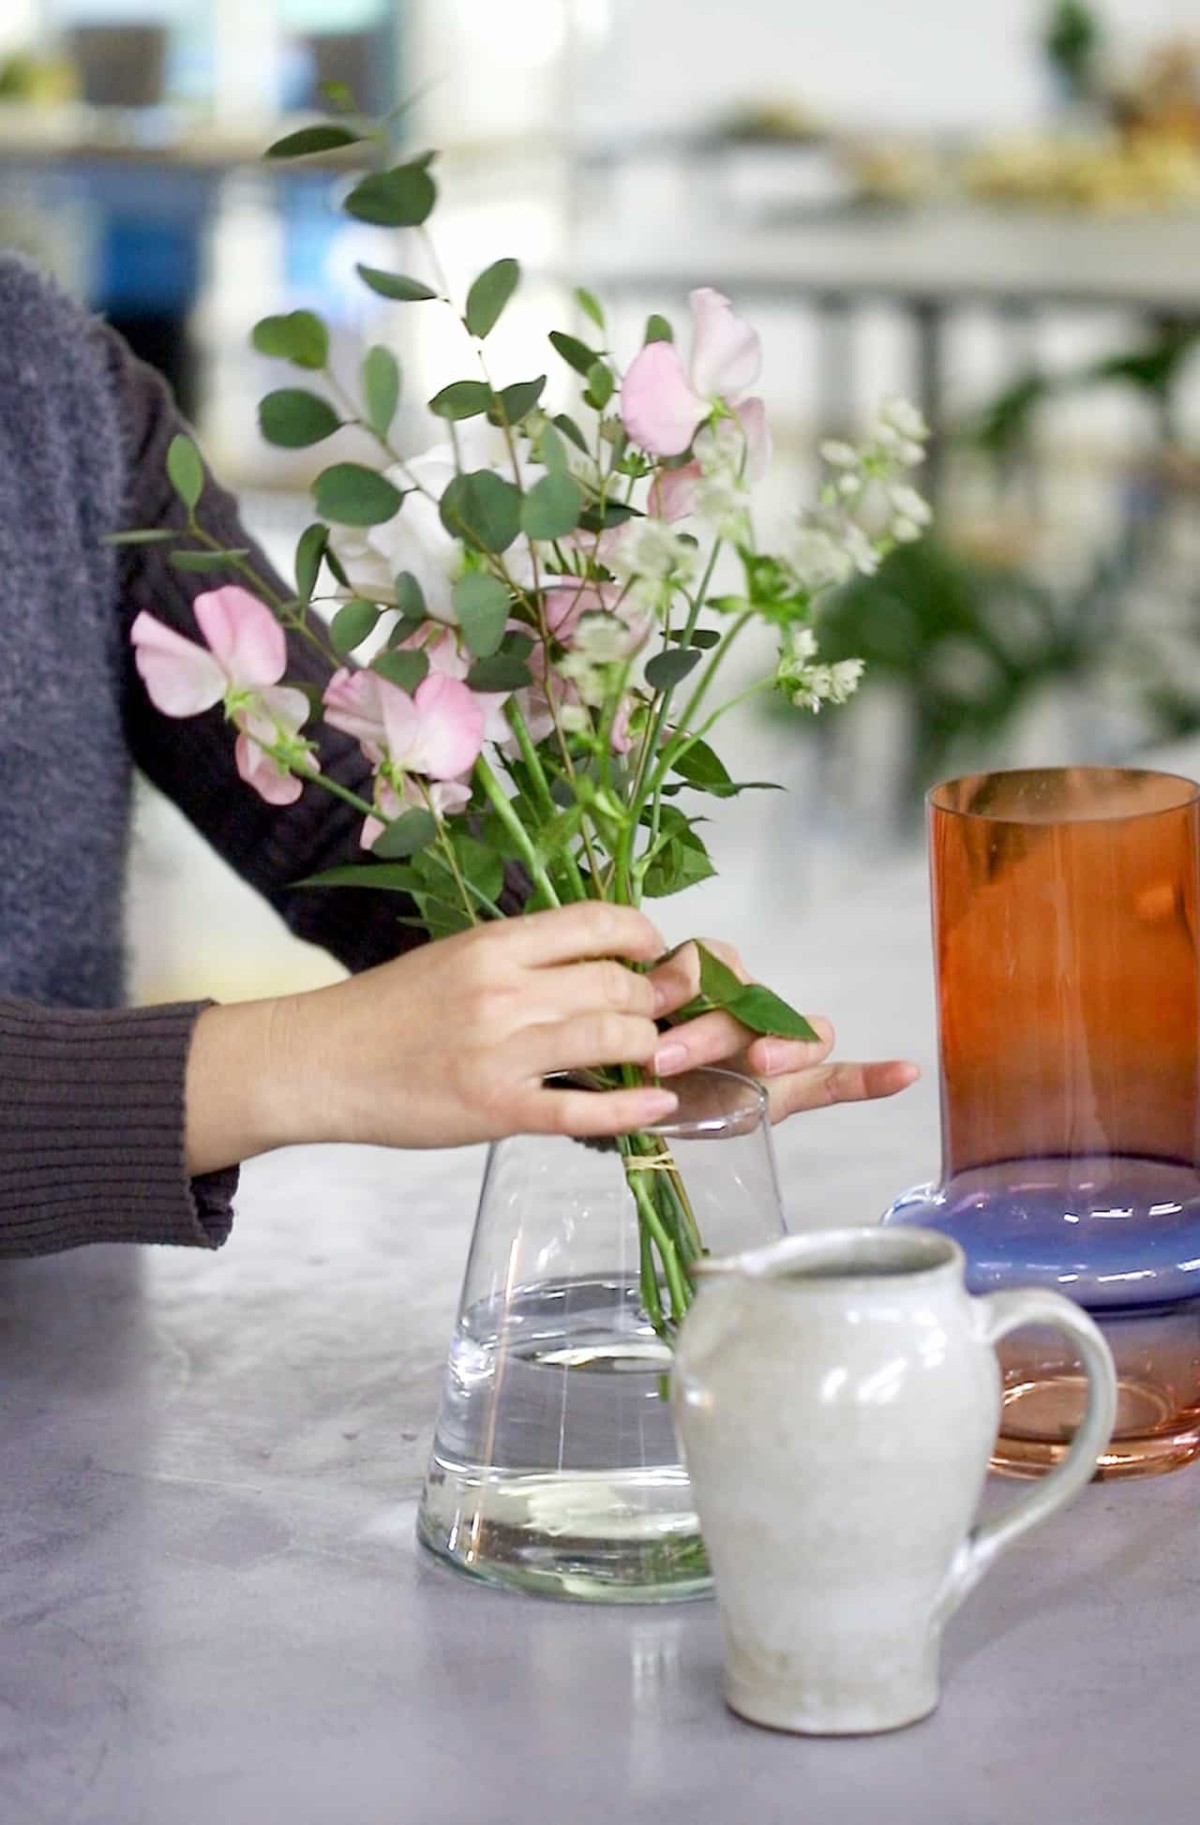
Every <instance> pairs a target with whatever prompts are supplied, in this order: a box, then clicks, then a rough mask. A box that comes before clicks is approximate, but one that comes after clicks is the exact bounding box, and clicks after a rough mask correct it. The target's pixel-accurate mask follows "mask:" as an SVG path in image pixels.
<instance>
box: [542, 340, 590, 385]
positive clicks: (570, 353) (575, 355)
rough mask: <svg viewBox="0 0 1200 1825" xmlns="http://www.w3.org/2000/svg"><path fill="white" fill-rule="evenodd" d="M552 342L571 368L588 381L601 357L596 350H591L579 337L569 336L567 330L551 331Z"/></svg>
mask: <svg viewBox="0 0 1200 1825" xmlns="http://www.w3.org/2000/svg"><path fill="white" fill-rule="evenodd" d="M550 341H551V342H552V343H553V345H554V347H555V349H556V350H557V352H558V353H559V354H560V355H561V356H562V358H563V360H564V361H565V362H566V364H567V366H568V367H569V368H574V369H575V372H576V373H577V374H582V375H583V377H584V379H585V380H586V378H587V376H588V374H589V373H590V372H591V370H592V368H594V367H595V365H596V363H597V362H598V361H599V359H600V357H599V355H598V354H597V353H596V351H595V349H590V348H589V347H588V346H587V343H586V342H580V340H579V338H578V336H568V335H567V333H566V331H565V330H551V331H550Z"/></svg>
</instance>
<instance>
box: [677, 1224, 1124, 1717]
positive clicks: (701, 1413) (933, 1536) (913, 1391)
mask: <svg viewBox="0 0 1200 1825" xmlns="http://www.w3.org/2000/svg"><path fill="white" fill-rule="evenodd" d="M963 1269H964V1259H963V1255H962V1252H961V1250H960V1249H959V1248H958V1246H957V1244H956V1243H954V1242H952V1241H951V1240H950V1239H949V1238H948V1237H946V1236H943V1235H941V1234H939V1233H937V1232H936V1231H933V1230H922V1229H884V1228H879V1229H852V1230H828V1231H825V1232H818V1233H815V1234H808V1235H799V1236H788V1237H785V1238H784V1239H783V1240H782V1241H780V1242H775V1243H771V1244H769V1245H768V1246H766V1247H764V1248H759V1249H755V1250H753V1251H751V1252H749V1253H746V1254H741V1255H733V1256H729V1257H726V1258H725V1259H723V1260H722V1259H717V1260H709V1261H705V1262H703V1263H702V1264H701V1265H700V1267H699V1268H698V1270H697V1272H698V1273H699V1274H700V1275H701V1276H702V1278H701V1282H700V1289H699V1292H698V1296H697V1298H696V1301H695V1304H694V1305H693V1306H692V1308H691V1310H690V1311H689V1313H688V1316H687V1318H686V1320H685V1321H684V1324H683V1327H682V1329H681V1332H680V1336H679V1340H678V1347H677V1351H676V1357H675V1366H674V1371H673V1376H672V1403H673V1408H674V1413H675V1422H676V1426H677V1428H678V1431H679V1435H680V1439H681V1442H682V1445H683V1450H684V1456H685V1458H686V1461H687V1467H688V1472H689V1474H690V1477H691V1481H692V1490H693V1494H694V1497H695V1502H696V1509H697V1513H698V1515H699V1519H700V1528H701V1533H702V1535H703V1538H704V1543H705V1547H706V1549H707V1552H708V1558H709V1563H710V1565H711V1568H712V1572H713V1577H714V1580H715V1583H716V1592H717V1600H718V1604H719V1606H720V1615H721V1632H722V1640H723V1647H724V1657H725V1695H726V1699H727V1701H728V1703H729V1705H730V1707H731V1709H733V1710H734V1711H736V1712H738V1713H739V1714H740V1715H741V1716H743V1717H746V1718H749V1719H750V1720H751V1721H753V1722H754V1723H760V1724H768V1725H771V1726H773V1727H774V1728H776V1729H781V1730H795V1731H800V1732H804V1733H807V1734H813V1735H849V1734H856V1733H860V1732H869V1731H877V1730H893V1729H897V1728H899V1727H900V1726H901V1725H903V1724H909V1723H915V1722H916V1721H917V1719H918V1718H921V1717H924V1716H926V1715H927V1714H928V1713H929V1712H930V1711H932V1710H933V1709H934V1707H935V1705H936V1704H937V1701H938V1663H939V1657H940V1647H941V1636H942V1629H943V1626H944V1624H945V1622H946V1620H947V1618H948V1617H950V1616H951V1615H952V1614H953V1612H954V1611H955V1610H956V1609H957V1607H958V1605H959V1604H960V1603H961V1602H962V1600H963V1598H964V1597H965V1596H966V1595H967V1594H968V1592H969V1591H971V1590H972V1589H973V1588H974V1586H975V1585H976V1584H977V1583H978V1582H979V1580H980V1578H981V1577H982V1576H983V1574H984V1572H985V1571H987V1569H988V1567H989V1566H990V1565H991V1564H992V1562H993V1561H994V1560H995V1559H996V1557H997V1556H998V1554H1000V1553H1001V1552H1003V1551H1004V1550H1005V1548H1006V1547H1008V1546H1011V1545H1012V1543H1013V1542H1014V1541H1015V1540H1017V1539H1019V1538H1020V1536H1021V1535H1022V1534H1023V1533H1025V1532H1026V1531H1027V1530H1028V1529H1029V1528H1031V1527H1033V1526H1035V1525H1036V1524H1037V1523H1038V1522H1039V1521H1042V1520H1045V1519H1046V1517H1047V1516H1049V1515H1050V1514H1052V1513H1053V1512H1054V1511H1055V1510H1056V1509H1058V1508H1061V1507H1062V1506H1063V1505H1064V1503H1066V1502H1069V1501H1070V1500H1071V1498H1072V1497H1073V1496H1074V1495H1075V1494H1077V1493H1078V1491H1079V1490H1080V1489H1081V1488H1082V1487H1083V1485H1084V1484H1085V1483H1086V1482H1087V1481H1088V1479H1089V1478H1090V1476H1091V1475H1092V1472H1093V1470H1094V1468H1095V1464H1096V1459H1097V1457H1098V1456H1099V1454H1100V1452H1101V1451H1102V1450H1103V1448H1104V1445H1105V1443H1106V1442H1107V1440H1108V1436H1109V1433H1110V1432H1111V1430H1112V1425H1113V1419H1114V1415H1115V1410H1116V1380H1115V1375H1114V1371H1113V1364H1112V1357H1111V1355H1110V1353H1109V1350H1108V1346H1107V1345H1106V1343H1105V1342H1104V1339H1103V1337H1102V1336H1101V1334H1100V1332H1099V1331H1098V1330H1097V1328H1096V1326H1095V1325H1094V1324H1093V1323H1092V1321H1091V1319H1090V1318H1088V1317H1087V1315H1086V1314H1085V1313H1084V1312H1082V1311H1081V1310H1080V1309H1079V1307H1077V1306H1075V1305H1073V1304H1072V1303H1071V1301H1070V1300H1068V1299H1066V1298H1064V1297H1063V1296H1062V1295H1061V1294H1059V1293H1055V1292H1051V1291H1048V1290H1044V1289H1032V1288H1030V1289H1025V1290H1020V1291H1010V1292H1003V1293H991V1294H987V1295H985V1296H982V1297H972V1296H971V1295H970V1294H968V1292H967V1291H966V1288H965V1285H964V1282H963ZM1024 1324H1040V1325H1050V1326H1053V1327H1055V1328H1057V1329H1058V1330H1060V1331H1063V1332H1065V1333H1066V1334H1067V1336H1068V1338H1069V1339H1070V1341H1071V1342H1072V1343H1073V1344H1074V1345H1075V1348H1076V1351H1077V1353H1078V1354H1079V1355H1080V1356H1081V1357H1082V1359H1083V1362H1084V1365H1085V1367H1086V1370H1087V1376H1088V1400H1087V1407H1086V1411H1085V1414H1084V1418H1083V1422H1082V1424H1081V1425H1080V1427H1079V1429H1078V1431H1077V1432H1076V1435H1075V1438H1074V1441H1073V1443H1072V1445H1071V1448H1070V1450H1069V1452H1068V1453H1067V1455H1066V1456H1065V1458H1064V1459H1063V1461H1062V1462H1061V1463H1060V1464H1059V1465H1058V1466H1057V1467H1056V1468H1055V1470H1054V1471H1053V1472H1052V1473H1051V1474H1050V1475H1049V1476H1047V1477H1045V1478H1044V1479H1043V1480H1042V1481H1040V1482H1038V1483H1037V1484H1035V1485H1034V1486H1033V1487H1031V1488H1030V1489H1029V1491H1028V1492H1027V1493H1026V1494H1025V1495H1023V1496H1022V1497H1021V1498H1020V1499H1019V1500H1018V1501H1016V1502H1015V1503H1014V1504H1013V1505H1011V1506H1010V1507H1009V1508H1007V1509H1006V1510H1005V1512H1004V1513H1003V1514H1002V1515H1000V1516H999V1517H998V1518H995V1519H990V1520H988V1521H985V1522H983V1523H982V1524H979V1525H975V1524H974V1516H975V1510H976V1506H977V1503H978V1501H979V1497H980V1494H981V1491H982V1489H983V1484H984V1478H985V1476H986V1473H987V1467H988V1458H989V1455H990V1453H991V1449H992V1445H993V1442H994V1440H995V1437H996V1430H997V1424H998V1421H999V1415H1000V1375H999V1369H998V1366H997V1362H996V1358H995V1354H994V1350H993V1346H994V1344H995V1343H996V1342H997V1341H998V1339H999V1338H1001V1337H1003V1336H1005V1335H1006V1334H1007V1333H1008V1332H1009V1331H1012V1330H1015V1329H1016V1328H1017V1326H1018V1325H1024Z"/></svg>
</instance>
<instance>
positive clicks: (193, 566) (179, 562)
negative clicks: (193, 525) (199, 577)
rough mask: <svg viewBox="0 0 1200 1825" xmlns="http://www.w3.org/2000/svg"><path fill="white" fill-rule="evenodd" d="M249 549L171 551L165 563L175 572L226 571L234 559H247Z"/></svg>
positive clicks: (240, 547)
mask: <svg viewBox="0 0 1200 1825" xmlns="http://www.w3.org/2000/svg"><path fill="white" fill-rule="evenodd" d="M249 556H250V547H249V546H248V545H240V546H237V547H235V548H234V549H232V550H230V551H173V552H172V553H171V555H170V557H169V558H168V560H167V562H168V563H169V564H173V565H174V566H175V569H176V570H226V569H227V568H228V566H229V564H230V563H231V561H232V560H233V559H234V558H248V557H249Z"/></svg>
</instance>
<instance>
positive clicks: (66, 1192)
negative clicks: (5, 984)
mask: <svg viewBox="0 0 1200 1825" xmlns="http://www.w3.org/2000/svg"><path fill="white" fill-rule="evenodd" d="M204 1005H206V1004H204V1003H195V1004H186V1005H179V1006H169V1007H155V1008H120V1009H115V1010H113V1009H105V1010H104V1011H102V1012H98V1013H96V1012H90V1011H89V1012H83V1011H80V1010H78V1009H63V1008H48V1007H41V1006H35V1005H34V1004H33V1003H30V1002H19V1001H0V1160H3V1163H4V1164H3V1171H0V1255H44V1254H51V1253H54V1252H56V1251H58V1250H60V1249H67V1248H78V1247H79V1246H81V1245H82V1244H83V1243H87V1242H163V1243H183V1244H188V1245H191V1246H193V1247H199V1248H218V1247H219V1246H220V1245H221V1243H222V1242H224V1241H225V1239H226V1237H227V1236H228V1234H229V1229H230V1224H231V1222H232V1214H231V1200H232V1197H233V1192H234V1188H235V1186H236V1184H237V1172H236V1170H230V1171H227V1172H215V1173H211V1174H209V1175H207V1176H206V1177H204V1178H199V1179H189V1178H188V1176H187V1168H186V1164H185V1161H184V1154H183V1146H184V1142H183V1137H184V1131H185V1111H184V1086H185V1081H186V1077H185V1074H186V1069H187V1055H188V1048H189V1046H190V1044H191V1036H192V1028H193V1026H194V1024H195V1021H196V1019H197V1017H198V1015H199V1014H200V1012H201V1009H202V1007H203V1006H204Z"/></svg>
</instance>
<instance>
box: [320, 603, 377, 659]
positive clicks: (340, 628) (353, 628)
mask: <svg viewBox="0 0 1200 1825" xmlns="http://www.w3.org/2000/svg"><path fill="white" fill-rule="evenodd" d="M378 620H379V608H378V606H377V605H376V604H375V603H374V602H363V601H361V600H360V599H359V598H358V597H355V599H354V601H352V602H345V603H343V604H342V606H341V608H339V609H338V612H337V614H336V615H335V616H334V617H333V620H332V622H331V623H330V627H329V638H330V640H331V641H332V642H333V650H334V652H335V653H336V654H337V656H338V658H339V659H345V658H347V657H348V656H349V654H351V653H352V652H353V651H354V649H355V647H356V646H361V645H362V643H363V641H364V640H365V639H366V638H367V636H368V635H369V634H373V633H374V632H375V627H376V624H377V622H378Z"/></svg>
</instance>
